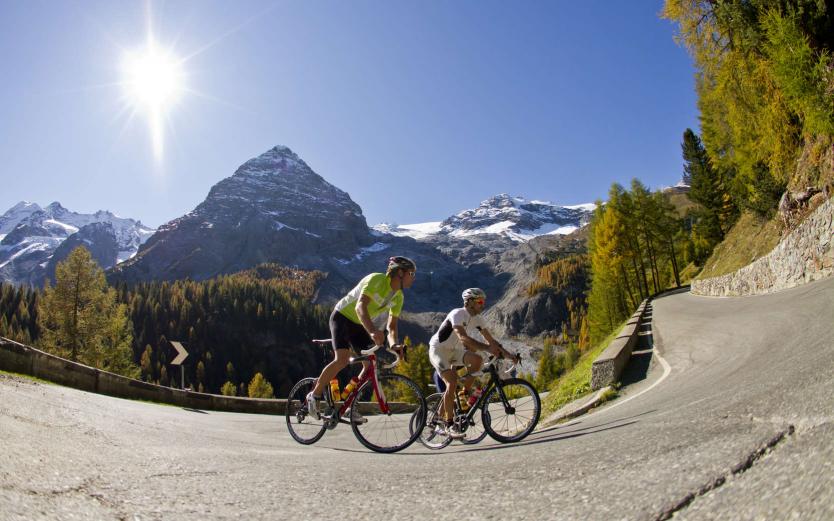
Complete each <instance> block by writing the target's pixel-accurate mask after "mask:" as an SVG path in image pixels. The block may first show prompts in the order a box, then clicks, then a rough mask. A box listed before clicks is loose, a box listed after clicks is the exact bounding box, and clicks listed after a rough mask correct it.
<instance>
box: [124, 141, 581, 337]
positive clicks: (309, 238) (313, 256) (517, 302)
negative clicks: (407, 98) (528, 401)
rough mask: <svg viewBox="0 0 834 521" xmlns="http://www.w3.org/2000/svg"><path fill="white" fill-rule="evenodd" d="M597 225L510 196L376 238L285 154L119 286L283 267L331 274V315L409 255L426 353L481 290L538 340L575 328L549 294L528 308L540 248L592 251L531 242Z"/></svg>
mask: <svg viewBox="0 0 834 521" xmlns="http://www.w3.org/2000/svg"><path fill="white" fill-rule="evenodd" d="M588 215H589V210H588V209H587V208H584V207H577V208H562V207H556V206H554V205H549V204H546V203H539V202H531V203H528V202H526V201H524V200H523V199H521V198H511V197H509V196H506V195H500V196H496V197H493V198H491V199H489V200H487V201H484V203H482V204H481V206H480V207H478V208H477V209H475V210H467V211H464V212H461V213H459V214H458V215H456V216H453V217H450V218H449V219H447V220H446V221H443V223H442V225H441V223H436V224H437V226H435V225H431V226H428V227H427V229H428V231H427V232H426V233H418V234H414V233H412V232H411V231H409V230H405V232H404V231H403V230H402V229H400V228H399V227H396V226H379V227H376V229H369V228H368V226H367V224H366V221H365V218H364V217H363V215H362V210H361V208H360V207H359V206H358V205H357V204H356V203H355V202H353V201H352V200H351V199H350V196H348V194H347V193H345V192H343V191H342V190H339V189H338V188H336V187H334V186H333V185H331V184H329V183H328V182H327V181H325V180H324V179H322V177H320V176H319V175H318V174H316V173H315V172H313V170H312V169H310V167H309V166H308V165H307V164H306V163H304V161H302V160H301V159H300V158H299V157H298V156H297V155H296V154H294V153H293V152H292V151H291V150H290V149H288V148H286V147H281V146H278V147H275V148H273V149H271V150H269V151H267V152H266V153H264V154H262V155H260V156H258V157H257V158H254V159H252V160H250V161H247V162H246V163H244V164H243V165H242V166H241V167H240V168H238V170H237V171H236V172H235V173H234V175H232V176H231V177H229V178H227V179H224V180H223V181H221V182H219V183H218V184H217V185H215V186H214V187H213V188H212V189H211V191H210V192H209V195H208V197H207V198H206V200H205V201H204V202H203V203H201V204H200V205H199V206H198V207H197V208H195V209H194V211H192V212H190V213H189V214H187V215H185V216H183V217H180V218H179V219H176V220H174V221H171V222H170V223H168V224H166V225H164V226H162V227H160V228H159V230H158V231H157V233H156V234H155V235H154V236H153V237H152V238H151V239H149V240H148V241H147V242H146V243H145V244H144V245H143V246H142V248H141V249H140V250H139V253H138V254H137V255H136V256H135V257H134V258H132V259H130V260H129V261H127V262H124V263H122V264H120V265H119V266H117V267H116V268H115V269H114V270H112V271H111V273H110V277H111V279H112V280H121V281H128V282H130V281H145V280H174V279H181V278H192V279H197V280H200V279H208V278H211V277H214V276H217V275H219V274H223V273H233V272H237V271H241V270H244V269H248V268H251V267H253V266H255V265H257V264H260V263H263V262H278V263H281V264H285V265H290V266H297V267H299V268H302V269H317V270H321V271H323V272H326V273H327V277H326V278H325V279H324V281H323V282H322V284H321V286H320V288H319V290H318V294H317V295H316V301H317V302H318V303H321V304H323V305H327V306H330V305H332V304H333V303H334V302H335V301H336V300H337V299H339V298H340V297H341V296H342V295H344V293H345V292H346V291H347V290H349V289H350V288H351V287H352V286H353V285H354V284H356V282H357V281H358V280H359V279H360V278H361V277H363V276H364V275H366V274H368V273H370V272H379V271H384V270H385V267H386V265H387V259H388V257H390V256H392V255H406V256H408V257H411V258H413V259H414V260H415V261H416V262H417V265H418V276H417V279H416V281H415V283H414V285H413V286H412V288H411V289H410V290H409V291H407V294H406V306H405V310H406V311H405V313H404V315H403V317H402V320H401V321H400V324H401V326H400V333H401V336H402V335H409V336H411V337H412V339H413V340H415V341H427V340H428V338H429V336H430V335H431V334H432V333H433V331H434V329H435V328H436V327H437V326H438V325H439V323H440V322H441V321H442V318H443V317H444V316H445V314H446V313H447V312H448V311H449V310H450V309H452V308H454V307H457V306H460V305H461V301H460V294H461V291H462V290H463V289H464V288H467V287H472V286H479V287H482V288H484V289H485V290H486V291H487V293H488V294H489V295H490V302H491V303H494V304H495V309H493V310H491V311H490V313H491V314H489V315H488V316H487V318H488V319H489V318H491V317H492V319H493V322H494V324H495V325H494V328H495V331H500V332H501V333H502V334H520V333H523V334H527V335H531V336H532V335H538V334H541V333H542V332H548V331H557V330H558V329H559V327H560V324H561V321H562V320H564V319H565V317H564V315H563V314H561V313H559V306H560V304H559V302H558V301H559V298H562V300H564V299H563V297H560V296H558V295H548V294H543V295H538V296H537V297H536V299H535V300H534V301H533V302H529V300H530V299H529V297H528V296H527V293H526V290H527V287H528V285H529V280H528V279H530V280H532V277H534V276H535V266H536V263H537V262H539V260H540V259H541V252H540V251H537V248H551V247H555V246H553V245H554V244H558V245H565V244H569V245H572V246H571V247H581V248H584V240H582V239H581V238H580V239H576V238H575V235H574V236H564V235H547V236H546V237H544V238H542V240H541V241H538V240H537V241H528V237H525V234H529V236H530V237H533V236H534V235H536V233H535V230H538V232H537V233H548V232H551V231H553V230H556V229H560V228H561V231H562V232H566V231H570V230H573V229H575V228H576V227H579V226H581V225H582V224H583V223H584V221H585V220H586V219H587V217H588ZM441 228H442V230H441ZM568 228H569V229H568ZM415 237H416V238H415ZM568 237H573V238H570V239H569V238H568ZM561 306H562V307H564V302H562V304H561Z"/></svg>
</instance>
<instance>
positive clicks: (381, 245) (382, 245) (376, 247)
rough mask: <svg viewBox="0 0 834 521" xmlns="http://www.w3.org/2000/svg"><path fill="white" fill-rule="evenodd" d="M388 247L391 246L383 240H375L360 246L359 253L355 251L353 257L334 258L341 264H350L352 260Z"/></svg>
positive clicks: (354, 260) (360, 258)
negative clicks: (363, 246) (362, 246)
mask: <svg viewBox="0 0 834 521" xmlns="http://www.w3.org/2000/svg"><path fill="white" fill-rule="evenodd" d="M390 247H391V245H390V244H386V243H384V242H375V243H373V244H371V245H370V246H367V247H365V248H360V249H359V253H357V254H356V255H354V256H353V257H350V258H348V259H336V262H338V263H339V264H341V265H342V266H345V265H347V264H350V263H352V262H356V261H358V260H362V259H364V258H365V257H367V256H368V255H370V254H371V253H375V252H378V251H383V250H387V249H388V248H390Z"/></svg>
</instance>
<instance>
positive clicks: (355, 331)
mask: <svg viewBox="0 0 834 521" xmlns="http://www.w3.org/2000/svg"><path fill="white" fill-rule="evenodd" d="M347 332H348V334H347V342H348V345H349V346H350V348H351V349H352V350H353V353H354V354H356V355H360V354H362V350H363V349H368V347H369V346H371V345H372V344H373V343H374V341H373V339H372V338H371V335H369V334H368V332H367V331H365V328H364V327H363V326H361V325H360V324H354V323H353V322H350V321H349V322H348V324H347ZM370 367H371V364H370V362H367V361H363V362H362V371H361V372H360V373H359V376H358V378H359V381H362V378H363V377H364V376H365V374H366V373H367V372H368V369H369V368H370Z"/></svg>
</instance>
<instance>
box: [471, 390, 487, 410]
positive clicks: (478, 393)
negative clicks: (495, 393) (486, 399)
mask: <svg viewBox="0 0 834 521" xmlns="http://www.w3.org/2000/svg"><path fill="white" fill-rule="evenodd" d="M483 393H484V390H483V389H482V388H480V387H476V388H475V390H474V391H472V395H471V396H469V400H468V401H467V404H468V406H467V409H468V408H469V407H472V406H473V405H475V403H476V402H477V401H478V399H479V398H480V397H481V395H482V394H483Z"/></svg>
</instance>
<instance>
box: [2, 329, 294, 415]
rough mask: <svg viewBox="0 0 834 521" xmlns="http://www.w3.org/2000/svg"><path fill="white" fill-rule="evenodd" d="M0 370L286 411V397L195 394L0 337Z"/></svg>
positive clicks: (119, 391) (185, 403)
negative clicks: (103, 369) (269, 397)
mask: <svg viewBox="0 0 834 521" xmlns="http://www.w3.org/2000/svg"><path fill="white" fill-rule="evenodd" d="M0 369H2V370H4V371H10V372H13V373H21V374H26V375H30V376H34V377H37V378H41V379H43V380H47V381H49V382H55V383H57V384H61V385H65V386H67V387H73V388H75V389H80V390H82V391H88V392H92V393H100V394H106V395H109V396H115V397H117V398H127V399H130V400H148V401H152V402H160V403H167V404H172V405H178V406H180V407H185V408H189V409H209V410H215V411H226V412H244V413H254V414H284V411H285V410H286V406H287V401H286V400H267V399H261V398H239V397H235V396H221V395H217V394H208V393H195V392H192V391H186V390H182V389H173V388H171V387H163V386H161V385H155V384H151V383H148V382H142V381H141V380H134V379H133V378H127V377H124V376H120V375H117V374H114V373H109V372H107V371H102V370H100V369H96V368H94V367H89V366H86V365H84V364H79V363H77V362H71V361H69V360H66V359H63V358H60V357H57V356H55V355H51V354H49V353H45V352H43V351H41V350H39V349H35V348H34V347H31V346H27V345H24V344H21V343H19V342H15V341H13V340H9V339H7V338H2V337H0Z"/></svg>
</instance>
